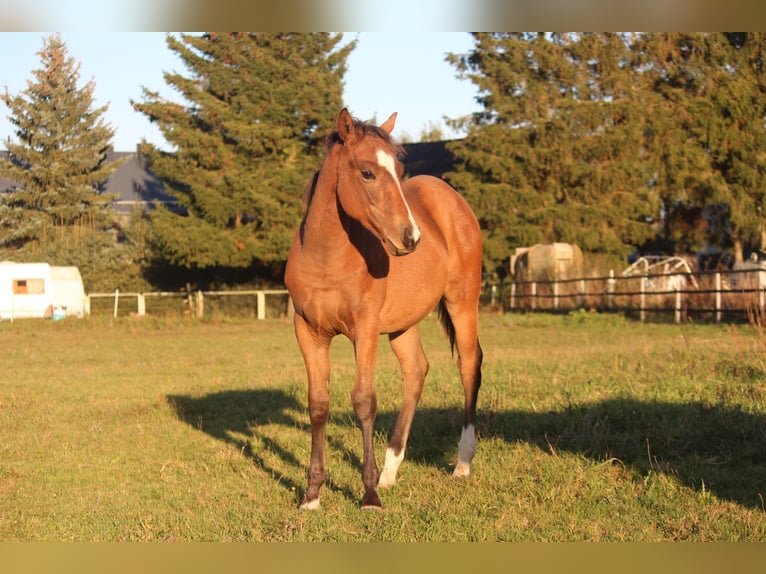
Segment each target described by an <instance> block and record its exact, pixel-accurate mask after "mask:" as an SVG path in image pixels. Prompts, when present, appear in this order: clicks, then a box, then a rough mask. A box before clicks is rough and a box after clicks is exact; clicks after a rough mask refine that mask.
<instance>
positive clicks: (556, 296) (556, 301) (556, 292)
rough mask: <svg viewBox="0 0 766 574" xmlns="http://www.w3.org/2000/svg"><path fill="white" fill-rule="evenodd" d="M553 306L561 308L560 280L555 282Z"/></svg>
mask: <svg viewBox="0 0 766 574" xmlns="http://www.w3.org/2000/svg"><path fill="white" fill-rule="evenodd" d="M553 308H554V309H558V308H559V282H558V281H554V282H553Z"/></svg>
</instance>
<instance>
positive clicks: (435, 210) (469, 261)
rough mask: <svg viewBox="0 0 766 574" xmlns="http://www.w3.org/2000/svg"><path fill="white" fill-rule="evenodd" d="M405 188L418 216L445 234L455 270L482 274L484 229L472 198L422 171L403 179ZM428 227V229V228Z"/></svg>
mask: <svg viewBox="0 0 766 574" xmlns="http://www.w3.org/2000/svg"><path fill="white" fill-rule="evenodd" d="M402 190H403V191H404V196H405V198H406V200H407V203H408V204H409V205H410V208H411V209H412V211H413V214H414V215H415V219H416V220H418V221H419V222H420V221H422V222H423V224H424V226H425V227H426V228H427V227H428V225H427V224H426V222H428V223H430V222H432V223H433V226H434V227H435V228H436V229H432V230H431V231H432V232H438V233H440V234H441V235H442V236H443V237H444V242H445V244H446V248H447V251H448V254H449V255H448V257H449V262H450V267H451V268H452V271H457V272H463V273H465V272H469V271H472V270H473V271H475V270H478V272H479V274H481V258H482V256H481V229H480V227H479V222H478V221H477V220H476V216H475V215H474V213H473V210H472V209H471V207H470V206H469V205H468V202H467V201H466V200H465V198H463V196H462V195H460V194H459V193H458V192H457V191H456V190H455V189H454V188H453V187H452V186H450V185H449V184H448V183H446V182H445V181H443V180H441V179H438V178H436V177H433V176H430V175H419V176H415V177H413V178H411V179H408V180H406V181H404V182H403V184H402ZM426 231H428V229H425V230H424V232H426Z"/></svg>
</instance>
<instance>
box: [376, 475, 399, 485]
mask: <svg viewBox="0 0 766 574" xmlns="http://www.w3.org/2000/svg"><path fill="white" fill-rule="evenodd" d="M395 484H396V475H395V474H391V473H387V472H385V471H383V472H382V473H381V474H380V479H379V480H378V488H391V487H392V486H393V485H395Z"/></svg>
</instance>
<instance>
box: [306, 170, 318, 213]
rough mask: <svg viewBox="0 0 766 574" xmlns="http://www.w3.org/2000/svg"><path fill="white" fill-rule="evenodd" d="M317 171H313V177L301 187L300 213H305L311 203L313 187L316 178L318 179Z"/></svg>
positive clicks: (315, 184) (314, 186)
mask: <svg viewBox="0 0 766 574" xmlns="http://www.w3.org/2000/svg"><path fill="white" fill-rule="evenodd" d="M319 171H320V170H316V171H315V172H314V175H313V177H312V178H311V179H310V180H309V182H308V183H307V184H306V187H305V188H304V189H303V197H301V215H306V213H307V212H308V210H309V206H310V205H311V198H312V197H314V189H315V188H316V186H317V180H318V179H319Z"/></svg>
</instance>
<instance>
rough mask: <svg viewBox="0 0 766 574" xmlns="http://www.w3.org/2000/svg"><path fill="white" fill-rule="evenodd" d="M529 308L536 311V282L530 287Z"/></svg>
mask: <svg viewBox="0 0 766 574" xmlns="http://www.w3.org/2000/svg"><path fill="white" fill-rule="evenodd" d="M529 295H530V300H529V306H530V309H532V311H534V310H535V299H536V298H537V283H536V282H535V281H532V284H531V285H530V286H529Z"/></svg>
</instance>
